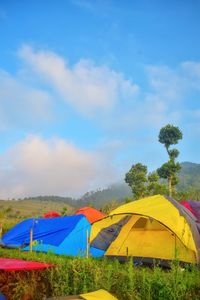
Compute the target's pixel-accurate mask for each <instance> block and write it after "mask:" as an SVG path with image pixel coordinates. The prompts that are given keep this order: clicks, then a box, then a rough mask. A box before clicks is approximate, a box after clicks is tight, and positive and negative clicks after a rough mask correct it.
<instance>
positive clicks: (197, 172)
mask: <svg viewBox="0 0 200 300" xmlns="http://www.w3.org/2000/svg"><path fill="white" fill-rule="evenodd" d="M179 179H180V182H179V184H178V186H177V190H178V191H188V190H190V189H193V190H197V191H200V164H196V163H191V162H183V163H181V171H180V173H179ZM131 194H132V193H131V189H130V188H129V186H128V185H127V184H126V183H125V182H124V183H118V184H114V185H111V186H109V187H108V188H105V189H99V190H96V191H90V192H87V193H86V194H84V195H83V196H82V197H80V198H78V199H74V198H71V197H59V196H39V197H30V198H25V199H23V200H28V201H41V202H45V201H46V202H49V201H53V202H59V203H63V205H69V206H70V207H72V209H74V210H76V209H77V208H80V207H83V206H88V205H91V206H94V207H96V208H97V209H99V208H102V207H103V206H104V205H105V204H108V203H109V202H112V201H116V202H119V203H120V202H122V201H124V198H125V197H128V196H131Z"/></svg>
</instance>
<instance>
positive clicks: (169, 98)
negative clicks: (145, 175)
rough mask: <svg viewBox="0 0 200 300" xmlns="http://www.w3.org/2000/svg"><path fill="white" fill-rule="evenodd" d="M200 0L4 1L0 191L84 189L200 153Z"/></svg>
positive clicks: (72, 192) (73, 192) (0, 20)
mask: <svg viewBox="0 0 200 300" xmlns="http://www.w3.org/2000/svg"><path fill="white" fill-rule="evenodd" d="M199 15H200V1H199V0H187V1H186V0H174V1H172V0H171V1H170V0H169V1H164V0H152V1H147V0H137V1H136V0H133V1H128V0H127V1H119V0H118V1H117V0H116V1H114V0H107V1H106V0H101V1H100V0H96V1H92V0H68V1H67V0H66V1H64V0H58V1H53V0H51V1H47V0H46V1H44V0H34V1H33V0H32V1H30V0H26V1H25V0H18V1H14V0H10V1H9V0H7V1H3V0H1V1H0V45H1V46H0V132H1V142H0V198H5V199H7V198H12V197H16V198H19V197H25V196H37V195H50V194H51V195H52V194H54V195H66V196H79V195H81V194H83V193H84V192H87V191H89V190H92V189H97V188H104V187H106V186H108V185H110V184H112V183H115V182H118V181H120V180H123V178H124V174H125V173H126V172H127V171H128V170H129V169H130V167H131V165H132V164H134V163H137V162H141V163H143V164H145V165H147V166H148V169H149V171H153V170H155V169H156V168H157V167H159V166H160V165H161V164H162V163H164V162H165V161H166V160H167V155H166V153H165V149H164V147H163V146H162V145H161V144H159V142H158V134H159V130H160V128H161V127H162V126H164V125H166V124H168V123H170V124H174V125H176V126H179V128H180V129H181V130H182V132H183V140H182V141H181V142H180V143H179V144H178V146H177V148H178V149H179V150H180V156H179V161H191V162H196V163H200V161H199V148H200V142H199V139H198V137H199V134H200V39H199V29H200V18H199Z"/></svg>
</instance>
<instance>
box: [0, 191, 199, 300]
mask: <svg viewBox="0 0 200 300" xmlns="http://www.w3.org/2000/svg"><path fill="white" fill-rule="evenodd" d="M188 206H189V204H188ZM158 208H159V210H158ZM80 211H81V212H82V213H83V212H84V213H85V215H83V214H80ZM196 211H197V212H198V210H196ZM95 212H96V220H95V221H94V219H95ZM193 213H194V211H193ZM46 215H47V214H46ZM86 216H87V218H88V219H87V218H86ZM100 216H101V217H100ZM169 216H171V218H169ZM91 217H92V218H93V219H92V221H93V222H92V223H90V222H89V221H88V220H90V218H91ZM194 221H195V222H194ZM192 222H194V224H193V223H192ZM175 224H176V226H175ZM192 224H193V225H192ZM30 229H32V240H30V239H31V235H30ZM197 230H198V223H197V218H196V217H195V215H194V214H192V213H191V211H190V210H189V209H188V208H186V204H185V203H184V205H183V204H181V203H178V202H177V201H175V200H173V199H172V198H168V197H164V196H161V195H155V196H150V197H147V198H143V199H141V200H137V201H133V202H129V203H126V204H122V205H119V207H117V208H116V209H114V210H113V211H111V212H110V214H109V215H107V216H106V215H104V214H102V213H101V212H100V211H98V210H95V209H94V208H91V207H88V208H87V207H85V208H82V209H80V210H76V211H75V214H74V215H72V216H59V215H58V216H56V217H55V216H54V215H53V216H52V214H48V215H47V217H46V218H34V219H27V220H25V221H21V222H19V223H18V224H16V225H15V226H14V227H12V228H11V229H10V230H8V231H7V232H6V233H5V234H4V235H3V237H2V239H1V246H2V247H1V248H0V262H1V258H3V257H6V259H7V260H8V261H6V263H5V262H4V265H5V267H4V269H3V261H2V263H1V264H2V267H1V266H0V268H1V270H0V282H1V284H0V290H1V292H2V293H3V294H4V295H6V297H7V298H6V299H14V300H15V299H16V300H17V299H22V300H23V299H27V300H29V299H30V300H34V299H35V300H39V299H65V298H64V296H65V297H66V299H79V298H73V296H71V297H72V298H70V296H69V295H77V296H74V297H79V296H78V295H83V296H80V299H87V298H84V295H86V296H85V297H87V293H90V292H91V293H93V292H95V291H97V294H96V295H94V297H97V298H94V299H101V298H98V293H100V297H102V295H103V294H101V293H110V294H108V295H107V296H105V297H108V298H107V299H110V298H109V297H115V298H113V299H121V300H125V299H130V300H131V299H185V300H186V299H199V296H200V294H199V290H200V271H199V266H198V264H199V261H197V260H196V259H197V258H198V257H199V256H198V251H199V239H200V235H197V236H196V233H197ZM154 235H155V236H154ZM88 237H90V239H89V245H87V239H88ZM149 239H151V240H149ZM163 245H164V247H163ZM87 246H88V247H89V248H87ZM13 258H14V259H16V262H15V261H14V260H13ZM9 259H10V260H11V262H9ZM28 263H29V264H28ZM27 264H28V265H27ZM37 264H38V265H37ZM40 264H41V265H40ZM42 264H44V266H43V265H42ZM98 291H99V292H98ZM88 295H89V296H88V297H90V296H91V297H92V295H90V294H88ZM105 295H106V294H105ZM59 297H63V298H59ZM67 297H69V298H67ZM81 297H82V298H81ZM88 299H90V298H88ZM91 299H93V298H91ZM105 300H106V298H105Z"/></svg>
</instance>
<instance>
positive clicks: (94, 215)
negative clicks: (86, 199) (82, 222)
mask: <svg viewBox="0 0 200 300" xmlns="http://www.w3.org/2000/svg"><path fill="white" fill-rule="evenodd" d="M75 214H76V215H79V214H82V215H84V216H85V217H86V218H87V220H88V221H89V222H90V223H93V222H96V221H98V220H101V219H102V218H104V217H105V215H104V214H103V213H102V212H100V211H99V210H97V209H95V208H93V207H83V208H80V209H79V210H77V211H76V213H75Z"/></svg>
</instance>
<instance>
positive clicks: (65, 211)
mask: <svg viewBox="0 0 200 300" xmlns="http://www.w3.org/2000/svg"><path fill="white" fill-rule="evenodd" d="M67 209H68V208H67V207H66V206H64V207H63V208H62V210H61V212H60V213H61V215H62V216H66V215H67Z"/></svg>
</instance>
